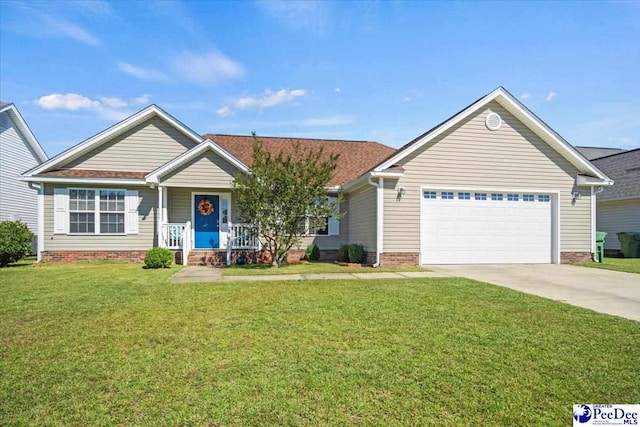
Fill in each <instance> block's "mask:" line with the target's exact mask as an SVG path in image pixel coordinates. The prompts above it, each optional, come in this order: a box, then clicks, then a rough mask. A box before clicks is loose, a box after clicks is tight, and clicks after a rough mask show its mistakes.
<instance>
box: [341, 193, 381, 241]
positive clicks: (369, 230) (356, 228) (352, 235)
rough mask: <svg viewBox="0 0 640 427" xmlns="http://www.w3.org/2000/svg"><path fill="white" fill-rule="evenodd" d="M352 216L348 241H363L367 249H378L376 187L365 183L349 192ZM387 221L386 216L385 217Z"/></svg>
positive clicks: (348, 206)
mask: <svg viewBox="0 0 640 427" xmlns="http://www.w3.org/2000/svg"><path fill="white" fill-rule="evenodd" d="M347 202H348V203H347V215H348V216H349V218H350V221H349V224H348V227H349V234H348V240H349V242H348V243H361V244H363V245H364V248H365V250H366V251H371V252H374V251H375V250H376V227H377V223H376V209H377V207H376V189H375V187H372V186H371V185H368V184H364V185H362V186H361V187H358V188H357V189H356V190H354V191H352V192H350V193H349V194H348V199H347ZM385 221H386V218H385Z"/></svg>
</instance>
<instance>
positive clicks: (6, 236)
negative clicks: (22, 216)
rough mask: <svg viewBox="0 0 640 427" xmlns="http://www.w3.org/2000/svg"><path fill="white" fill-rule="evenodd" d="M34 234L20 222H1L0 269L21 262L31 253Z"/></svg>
mask: <svg viewBox="0 0 640 427" xmlns="http://www.w3.org/2000/svg"><path fill="white" fill-rule="evenodd" d="M32 238H33V233H31V231H30V230H29V228H28V227H27V225H26V224H25V223H23V222H20V221H3V222H0V267H6V266H7V265H9V264H11V263H12V262H16V261H20V260H21V259H22V258H24V257H26V256H27V255H29V254H30V253H31V239H32Z"/></svg>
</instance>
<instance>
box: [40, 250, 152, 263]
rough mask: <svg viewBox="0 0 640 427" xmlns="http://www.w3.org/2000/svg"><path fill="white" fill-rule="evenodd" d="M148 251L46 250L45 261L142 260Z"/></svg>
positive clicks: (43, 256) (43, 255) (43, 259)
mask: <svg viewBox="0 0 640 427" xmlns="http://www.w3.org/2000/svg"><path fill="white" fill-rule="evenodd" d="M146 252H147V251H44V252H42V261H44V262H76V261H105V260H107V261H130V262H142V261H143V260H144V255H145V253H146Z"/></svg>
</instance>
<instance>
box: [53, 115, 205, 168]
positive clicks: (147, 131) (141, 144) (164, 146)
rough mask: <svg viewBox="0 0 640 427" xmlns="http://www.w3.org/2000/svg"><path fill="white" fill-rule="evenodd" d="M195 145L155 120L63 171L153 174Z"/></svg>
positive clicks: (168, 125) (76, 160)
mask: <svg viewBox="0 0 640 427" xmlns="http://www.w3.org/2000/svg"><path fill="white" fill-rule="evenodd" d="M195 145H196V142H194V141H193V140H192V139H191V138H189V137H187V136H186V135H184V134H182V133H181V132H178V131H177V130H176V129H175V128H174V127H173V126H171V125H170V124H168V123H167V122H165V121H164V120H162V119H160V118H158V117H152V118H150V119H149V120H146V121H145V122H143V123H141V124H139V125H137V126H134V127H133V128H131V129H129V130H127V131H126V132H124V133H123V134H120V135H118V136H116V137H114V138H113V139H111V140H110V141H108V142H105V143H104V144H102V145H100V146H99V147H96V148H95V149H93V150H91V151H89V152H87V153H85V154H83V155H81V156H80V157H78V158H77V159H75V160H72V161H70V162H68V163H67V164H65V165H63V166H62V167H61V168H64V169H89V170H110V171H130V172H151V171H152V170H154V169H156V168H157V167H159V166H162V165H163V164H165V163H167V162H168V161H169V160H171V159H173V158H175V157H176V156H178V155H180V154H182V153H184V152H185V151H186V150H188V149H190V148H193V147H194V146H195Z"/></svg>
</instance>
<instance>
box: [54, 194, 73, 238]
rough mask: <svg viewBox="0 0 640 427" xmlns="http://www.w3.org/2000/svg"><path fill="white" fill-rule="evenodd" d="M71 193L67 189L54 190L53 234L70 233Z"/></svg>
mask: <svg viewBox="0 0 640 427" xmlns="http://www.w3.org/2000/svg"><path fill="white" fill-rule="evenodd" d="M68 208H69V192H68V191H67V189H66V188H54V189H53V234H67V233H68V232H69V209H68Z"/></svg>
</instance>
